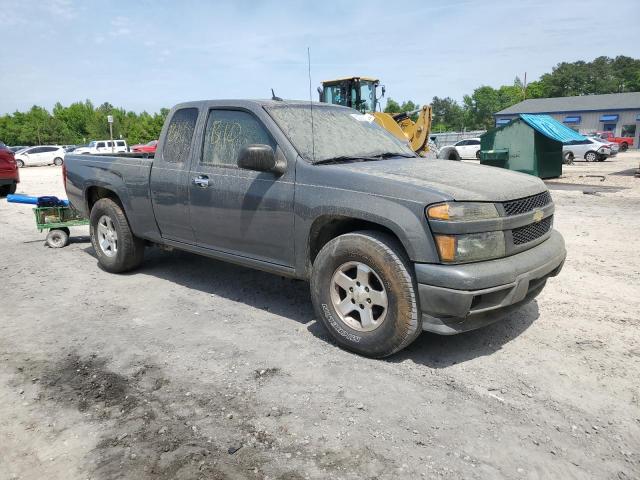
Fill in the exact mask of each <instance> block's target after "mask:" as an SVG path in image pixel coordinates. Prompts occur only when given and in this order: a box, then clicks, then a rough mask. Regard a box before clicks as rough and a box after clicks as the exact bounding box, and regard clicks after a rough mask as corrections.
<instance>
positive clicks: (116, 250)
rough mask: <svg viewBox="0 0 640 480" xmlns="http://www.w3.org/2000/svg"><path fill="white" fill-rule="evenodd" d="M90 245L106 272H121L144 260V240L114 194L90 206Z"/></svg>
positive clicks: (136, 265)
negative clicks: (133, 227)
mask: <svg viewBox="0 0 640 480" xmlns="http://www.w3.org/2000/svg"><path fill="white" fill-rule="evenodd" d="M89 232H90V234H91V245H93V249H94V250H95V252H96V256H97V257H98V262H99V263H100V265H101V266H102V268H104V269H105V270H106V271H107V272H111V273H121V272H126V271H128V270H132V269H134V268H136V267H138V266H139V265H140V264H141V263H142V259H143V257H144V241H143V240H142V239H140V238H137V237H136V236H134V235H133V232H131V228H130V227H129V222H128V221H127V217H126V216H125V214H124V211H123V210H122V207H121V206H120V205H119V204H118V203H116V202H115V201H113V200H112V199H111V198H101V199H100V200H98V201H97V202H96V203H95V205H94V206H93V208H92V209H91V215H90V219H89Z"/></svg>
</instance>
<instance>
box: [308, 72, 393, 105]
mask: <svg viewBox="0 0 640 480" xmlns="http://www.w3.org/2000/svg"><path fill="white" fill-rule="evenodd" d="M379 86H380V81H379V80H378V79H376V78H368V77H348V78H339V79H337V80H327V81H324V82H322V88H320V87H318V93H319V94H320V101H321V102H324V103H331V104H333V105H342V106H345V107H351V108H355V109H356V110H359V111H361V112H362V113H365V112H375V111H376V110H377V107H378V102H379V100H380V98H382V97H384V93H385V88H384V85H382V86H381V95H380V97H378V96H377V91H378V87H379Z"/></svg>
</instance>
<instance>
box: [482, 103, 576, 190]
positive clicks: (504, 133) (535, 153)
mask: <svg viewBox="0 0 640 480" xmlns="http://www.w3.org/2000/svg"><path fill="white" fill-rule="evenodd" d="M576 140H578V141H580V140H585V138H584V137H583V136H582V135H580V134H578V133H577V132H574V131H573V130H571V129H570V128H569V127H567V126H566V125H563V124H562V123H560V122H558V121H557V120H555V119H553V118H551V117H550V116H549V115H529V114H520V115H519V116H518V117H517V118H515V119H513V120H512V121H511V122H510V123H508V124H506V125H504V126H501V127H498V128H494V129H491V130H489V131H487V132H486V133H484V134H483V135H481V137H480V148H481V152H480V163H481V164H483V165H491V166H494V167H501V168H507V169H509V170H515V171H517V172H523V173H528V174H530V175H535V176H537V177H540V178H553V177H559V176H560V175H562V146H563V144H564V143H566V142H572V141H576Z"/></svg>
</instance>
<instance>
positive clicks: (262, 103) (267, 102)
mask: <svg viewBox="0 0 640 480" xmlns="http://www.w3.org/2000/svg"><path fill="white" fill-rule="evenodd" d="M310 103H313V107H314V108H316V107H320V108H323V107H324V108H327V107H331V108H336V107H337V108H345V109H349V110H351V109H350V108H349V107H342V106H339V105H333V104H328V103H322V102H309V100H272V99H251V100H248V99H227V100H224V99H223V100H194V101H190V102H183V103H179V104H177V105H175V106H174V107H173V109H174V110H175V109H178V108H188V107H197V108H210V107H240V108H249V107H269V106H274V105H291V106H305V105H306V106H308V105H309V104H310Z"/></svg>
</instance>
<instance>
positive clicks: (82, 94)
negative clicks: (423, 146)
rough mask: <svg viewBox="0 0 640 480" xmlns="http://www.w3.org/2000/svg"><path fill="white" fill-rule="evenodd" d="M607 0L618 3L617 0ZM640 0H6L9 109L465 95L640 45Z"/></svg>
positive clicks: (1, 95) (1, 49)
mask: <svg viewBox="0 0 640 480" xmlns="http://www.w3.org/2000/svg"><path fill="white" fill-rule="evenodd" d="M607 5H609V6H607ZM639 6H640V5H639V3H638V1H637V0H617V1H616V2H602V1H601V0H597V1H592V0H579V1H570V0H553V1H548V0H510V1H491V0H478V1H476V0H451V1H447V0H421V1H420V0H418V1H413V0H403V1H396V2H390V1H388V0H387V1H382V0H369V1H355V2H354V1H353V0H349V1H331V0H324V1H318V0H313V1H303V0H300V1H293V0H280V1H267V0H254V1H250V0H235V1H204V0H202V1H196V0H183V1H168V0H153V1H151V0H138V1H133V0H129V1H124V0H123V1H118V0H112V1H110V0H101V1H94V0H0V60H1V62H2V68H1V69H0V114H3V113H9V112H13V111H15V110H27V109H29V108H30V107H31V106H32V105H34V104H35V105H40V106H44V107H45V108H48V109H50V108H51V107H52V106H53V105H54V104H55V103H56V102H61V103H62V104H63V105H68V104H69V103H71V102H74V101H83V100H85V99H90V100H91V101H92V102H93V103H94V104H96V105H99V104H101V103H103V102H110V103H111V104H113V105H116V106H118V107H123V108H125V109H127V110H133V111H137V112H140V111H142V110H146V111H149V112H155V111H158V110H159V109H160V108H161V107H171V106H172V105H173V104H175V103H179V102H182V101H188V100H199V99H224V98H268V97H270V96H271V93H270V92H271V88H273V89H274V90H275V92H276V95H278V96H280V97H283V98H291V99H308V98H309V78H308V65H307V47H309V48H310V51H311V78H312V89H313V98H314V100H316V99H317V93H316V87H317V86H318V85H319V84H320V82H321V81H322V80H326V79H331V78H334V77H343V76H351V75H361V76H374V77H377V78H379V79H380V80H381V83H383V84H384V85H385V86H386V92H387V97H391V98H393V99H394V100H400V101H402V100H413V101H414V102H416V103H420V104H421V103H428V102H429V101H430V100H431V99H432V98H433V97H434V96H439V97H447V96H448V97H452V98H454V99H456V100H459V101H460V100H461V99H462V97H463V95H465V94H469V93H471V92H472V91H473V89H474V88H477V87H478V86H480V85H491V86H494V87H498V86H500V85H504V84H511V83H512V82H513V80H514V78H515V76H516V75H518V76H520V77H521V78H522V77H523V76H524V73H525V72H526V73H527V79H528V80H535V79H537V78H538V77H539V76H540V75H541V74H543V73H546V72H550V71H551V69H552V67H553V66H554V65H556V64H557V63H559V62H561V61H576V60H592V59H593V58H595V57H598V56H600V55H607V56H612V57H615V56H616V55H628V56H632V57H635V58H638V57H640V42H639V41H638V35H637V33H638V31H640V30H639V29H640V27H639V19H640V9H639V8H638V7H639Z"/></svg>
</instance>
